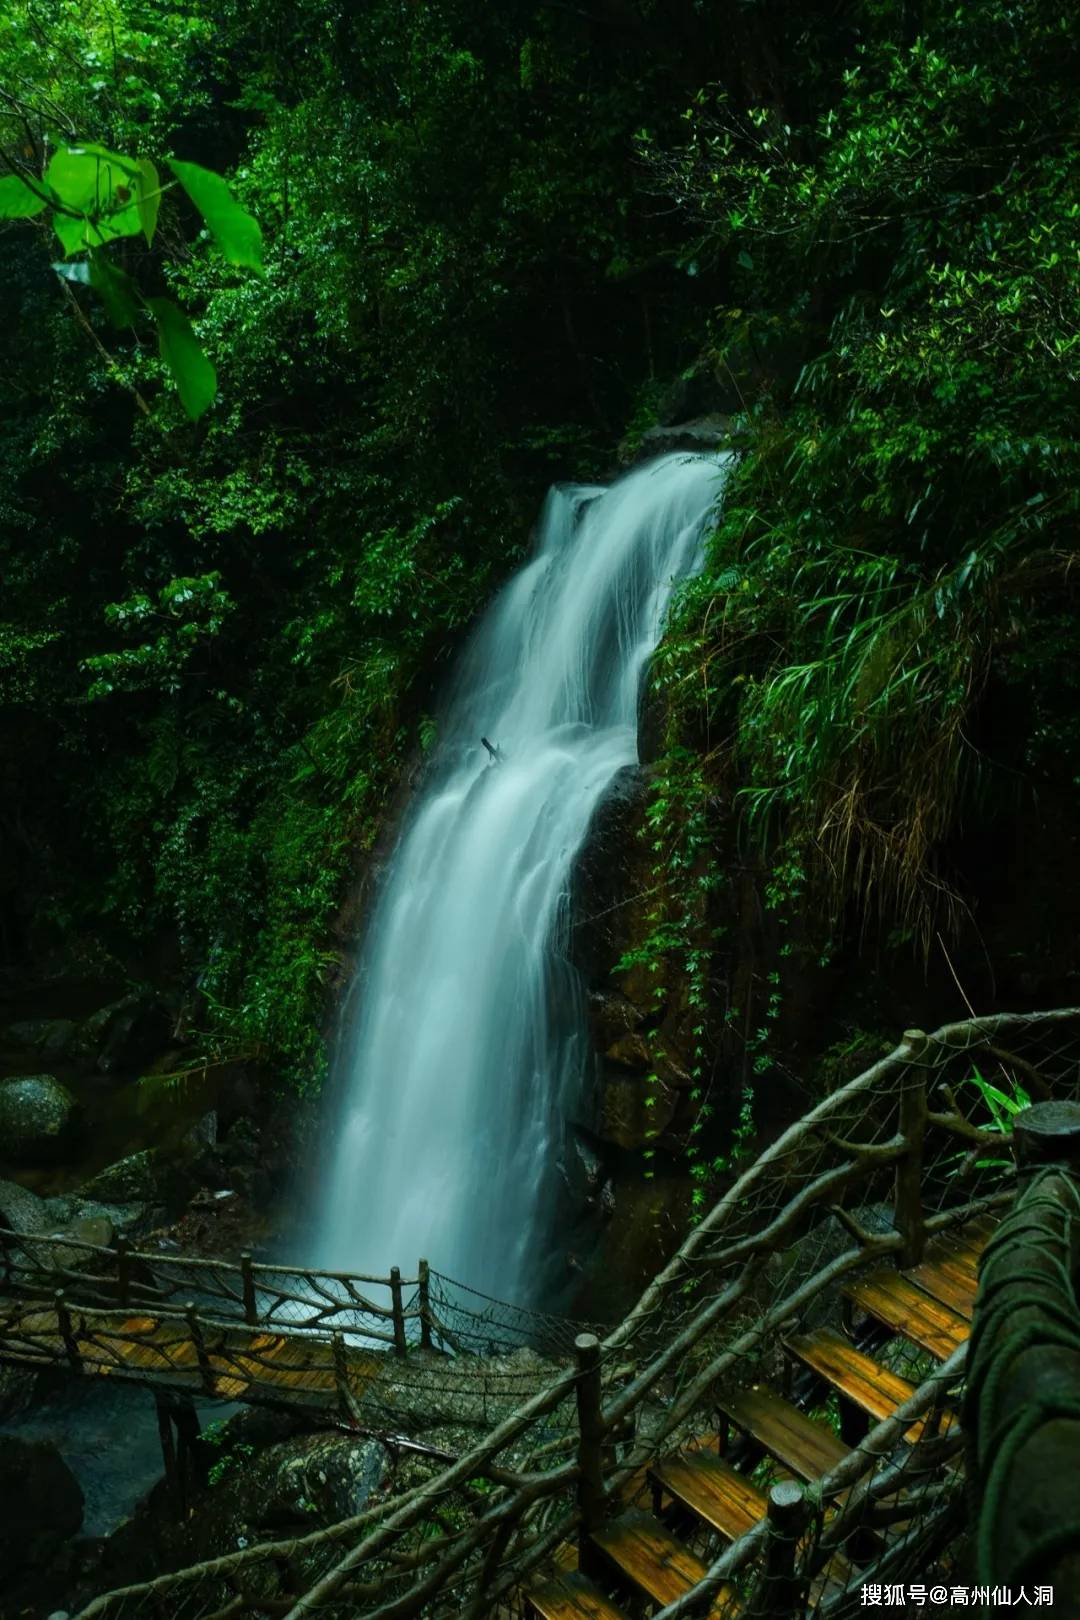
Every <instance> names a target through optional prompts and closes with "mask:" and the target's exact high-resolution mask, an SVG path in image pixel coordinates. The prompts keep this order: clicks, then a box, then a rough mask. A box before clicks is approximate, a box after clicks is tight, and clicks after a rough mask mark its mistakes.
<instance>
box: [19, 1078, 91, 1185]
mask: <svg viewBox="0 0 1080 1620" xmlns="http://www.w3.org/2000/svg"><path fill="white" fill-rule="evenodd" d="M78 1128H79V1106H78V1103H77V1102H76V1100H75V1098H74V1097H73V1096H72V1094H71V1092H70V1091H69V1090H68V1089H67V1087H66V1086H62V1085H61V1084H60V1082H59V1080H57V1079H55V1078H54V1076H53V1075H51V1074H24V1075H16V1076H14V1077H13V1078H11V1079H8V1080H0V1144H2V1146H3V1153H4V1156H5V1158H7V1159H10V1160H11V1161H12V1163H14V1164H20V1165H23V1164H25V1165H33V1164H49V1163H52V1162H54V1161H55V1160H57V1159H58V1158H60V1157H61V1156H62V1155H63V1154H64V1152H65V1151H66V1150H67V1148H68V1147H69V1146H70V1144H71V1141H72V1139H73V1138H74V1137H75V1136H76V1135H77V1133H78Z"/></svg>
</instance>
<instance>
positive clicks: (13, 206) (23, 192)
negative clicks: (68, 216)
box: [0, 174, 47, 219]
mask: <svg viewBox="0 0 1080 1620" xmlns="http://www.w3.org/2000/svg"><path fill="white" fill-rule="evenodd" d="M46 206H47V204H46V201H45V198H44V197H39V196H38V195H37V193H36V192H34V191H31V189H30V187H29V186H28V185H27V184H26V182H25V181H24V180H20V179H19V176H18V175H17V174H5V175H4V178H3V179H2V180H0V219H33V217H34V215H35V214H40V213H41V210H42V209H43V208H45V207H46Z"/></svg>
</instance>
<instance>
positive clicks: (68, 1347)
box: [53, 1288, 82, 1373]
mask: <svg viewBox="0 0 1080 1620" xmlns="http://www.w3.org/2000/svg"><path fill="white" fill-rule="evenodd" d="M53 1299H54V1301H55V1303H56V1327H57V1331H58V1332H59V1334H60V1337H61V1339H62V1340H63V1342H64V1351H65V1354H66V1355H67V1359H68V1365H69V1367H70V1368H71V1370H72V1372H74V1373H80V1372H82V1357H81V1356H80V1354H79V1341H78V1339H76V1337H75V1330H74V1328H73V1326H72V1323H71V1312H70V1311H69V1310H68V1307H67V1301H66V1299H65V1298H64V1290H63V1289H62V1288H58V1289H57V1290H56V1293H55V1294H54V1295H53Z"/></svg>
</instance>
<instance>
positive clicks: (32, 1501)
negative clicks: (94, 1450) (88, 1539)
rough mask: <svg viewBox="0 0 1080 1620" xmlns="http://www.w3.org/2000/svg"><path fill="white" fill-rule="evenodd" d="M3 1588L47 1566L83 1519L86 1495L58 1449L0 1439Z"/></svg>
mask: <svg viewBox="0 0 1080 1620" xmlns="http://www.w3.org/2000/svg"><path fill="white" fill-rule="evenodd" d="M0 1502H2V1503H3V1507H4V1510H3V1512H2V1513H0V1587H2V1586H3V1585H4V1583H5V1580H6V1579H10V1577H12V1576H13V1575H16V1574H18V1573H19V1572H20V1571H22V1570H25V1569H27V1568H29V1567H37V1566H47V1565H48V1564H49V1563H50V1562H51V1561H52V1559H53V1558H54V1557H55V1556H56V1554H57V1552H58V1551H59V1549H60V1548H61V1547H62V1545H63V1543H64V1542H65V1541H67V1540H68V1539H69V1538H70V1537H71V1536H74V1535H77V1534H78V1532H79V1529H80V1527H81V1525H82V1521H83V1493H82V1489H81V1487H80V1485H79V1482H78V1480H77V1479H76V1478H75V1475H74V1474H73V1473H72V1472H71V1469H70V1468H69V1467H68V1465H67V1463H66V1462H65V1461H64V1459H63V1457H61V1455H60V1453H59V1452H58V1451H57V1449H56V1447H55V1446H52V1445H49V1444H48V1443H47V1442H46V1441H42V1440H23V1439H20V1438H19V1436H18V1435H13V1434H4V1435H0Z"/></svg>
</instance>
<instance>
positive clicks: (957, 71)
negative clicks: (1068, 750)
mask: <svg viewBox="0 0 1080 1620" xmlns="http://www.w3.org/2000/svg"><path fill="white" fill-rule="evenodd" d="M855 10H856V14H857V17H858V24H859V36H858V43H857V44H855V45H854V47H853V49H852V50H851V51H850V52H849V54H847V55H846V58H845V57H844V56H841V57H840V58H839V59H838V60H836V59H834V60H832V61H831V62H830V63H829V68H830V71H829V73H828V74H822V73H820V72H819V71H818V70H816V69H810V70H808V74H807V81H808V82H807V83H806V85H805V88H806V89H808V90H809V91H810V92H811V93H810V95H809V96H808V99H807V102H806V106H805V113H804V115H803V117H802V118H801V120H798V121H797V120H796V118H795V117H794V116H785V115H784V111H783V110H782V109H781V108H780V107H779V106H778V105H777V104H772V105H761V106H758V107H749V108H745V109H740V108H739V107H738V106H736V105H735V104H734V102H733V100H732V98H731V97H730V96H729V95H727V94H726V93H724V92H723V91H720V92H719V93H716V92H713V91H702V92H701V93H700V94H699V95H698V96H697V97H696V99H695V102H694V104H693V107H692V109H691V111H690V114H689V117H688V130H689V140H688V143H687V144H686V145H685V146H684V147H683V148H682V149H681V150H679V151H673V150H669V151H668V153H667V154H666V155H658V154H656V153H655V149H653V154H654V155H653V157H652V162H653V164H654V172H655V173H656V174H657V175H658V177H659V178H660V179H661V180H662V182H663V183H664V184H666V185H669V186H671V187H672V188H673V189H674V190H675V191H676V192H677V193H678V195H679V196H680V198H681V199H682V204H683V207H684V209H685V210H686V212H687V213H688V214H689V215H690V216H691V217H692V218H693V221H694V227H695V229H696V231H697V232H698V240H697V244H696V249H695V251H696V253H697V255H698V257H699V259H700V260H701V261H702V262H705V263H710V264H714V265H720V264H723V265H724V266H725V267H726V268H727V272H728V276H729V279H730V285H731V292H730V295H729V298H728V300H727V301H726V302H725V303H724V304H722V305H721V307H720V308H719V309H718V310H717V312H716V314H715V317H714V353H715V360H716V363H717V365H718V366H720V367H728V368H731V369H732V370H733V372H734V373H735V374H737V375H741V376H743V377H744V378H749V380H748V382H747V385H746V386H747V388H748V390H749V392H748V393H747V394H746V396H745V404H746V410H745V413H744V415H743V418H742V422H741V426H742V429H743V432H744V434H745V436H746V440H747V444H748V449H747V453H746V454H745V456H744V457H743V459H742V461H741V464H740V466H739V467H738V469H737V472H736V474H735V476H734V478H733V481H732V484H731V486H730V490H729V497H728V501H727V504H726V507H725V511H724V514H723V517H722V520H721V523H720V525H719V528H718V530H717V533H716V535H715V537H714V540H713V544H712V550H711V560H710V566H709V568H708V569H707V571H706V573H705V574H704V575H703V576H702V577H701V578H700V579H698V580H697V581H695V582H694V583H693V585H692V586H691V587H689V588H688V590H687V591H686V593H685V594H684V597H683V600H682V604H681V613H680V615H679V618H678V621H677V624H676V627H675V630H674V633H673V636H672V641H671V646H670V649H669V663H670V665H671V683H670V684H671V689H672V690H673V691H674V692H675V693H676V695H681V697H682V700H683V704H684V710H685V712H686V714H687V716H688V723H692V724H693V725H694V727H695V728H696V729H698V730H699V731H707V732H708V731H711V732H713V733H715V734H721V735H727V736H729V737H730V739H731V744H730V755H728V756H725V757H726V758H728V757H730V758H733V759H734V761H735V762H736V763H737V766H738V768H739V769H740V771H741V773H742V777H743V786H742V799H741V802H742V806H743V812H744V826H745V829H746V832H747V833H748V835H749V837H750V839H751V841H752V845H753V847H756V848H757V849H759V850H762V851H765V852H766V853H767V854H769V855H770V856H775V853H776V851H777V850H778V849H779V850H781V851H782V850H783V849H785V848H790V847H792V845H793V844H794V845H795V846H797V847H798V848H799V849H800V850H801V851H802V852H803V854H804V857H805V859H806V861H807V862H808V863H809V866H811V867H812V868H813V871H814V874H815V876H816V878H817V879H818V880H820V882H821V883H822V884H823V885H824V891H823V892H824V894H825V903H824V911H823V917H824V925H825V930H826V932H832V931H833V929H834V928H835V927H836V926H838V924H839V920H840V918H841V917H842V915H843V910H844V907H845V906H846V905H847V904H848V902H849V901H850V900H851V899H853V898H854V899H857V901H858V904H859V907H860V910H861V914H862V919H863V921H864V922H865V919H866V918H867V916H869V915H870V914H871V912H872V910H873V909H875V908H876V909H877V910H878V911H879V913H880V914H881V915H883V916H884V917H885V918H886V919H888V920H890V921H892V922H897V923H899V924H900V925H901V926H903V927H906V928H909V929H913V930H914V931H915V932H916V934H917V935H918V937H919V938H920V939H921V941H922V943H923V945H924V946H927V945H928V944H929V942H930V940H931V939H932V938H933V933H934V930H935V928H937V927H940V926H942V924H943V922H947V921H948V920H949V917H950V913H951V912H952V911H953V910H954V909H955V907H956V905H957V902H958V896H957V895H956V894H955V892H954V890H953V889H952V887H951V885H950V883H949V879H948V874H947V873H946V872H945V871H943V869H942V864H941V852H942V849H943V846H944V845H945V843H946V840H947V839H948V838H949V836H950V835H951V834H952V833H953V831H954V830H955V829H956V827H957V825H958V822H959V819H960V817H961V815H962V814H963V812H964V810H965V808H966V807H970V806H971V805H972V804H973V803H974V802H976V799H977V797H978V796H979V795H982V794H984V793H985V791H986V789H987V788H988V787H990V786H993V785H994V783H995V781H997V782H1001V781H1003V780H1004V772H1005V771H1008V770H1011V768H1012V767H1013V766H1014V764H1015V761H1014V760H1013V758H1012V757H1010V748H1011V744H1010V743H1008V742H1007V741H1006V739H1004V738H1001V737H1000V735H999V737H998V739H997V742H998V753H997V758H998V761H999V762H1000V766H1001V767H1004V771H1003V770H1001V769H999V770H998V771H996V772H995V769H994V743H995V739H994V738H993V736H992V735H991V733H990V731H989V730H988V721H989V716H990V708H991V706H992V704H993V701H994V694H995V692H997V693H998V694H999V695H1000V693H1001V687H1002V682H1003V681H1004V680H1007V679H1008V678H1009V676H1010V673H1013V674H1014V673H1015V671H1016V668H1017V665H1016V655H1017V651H1018V649H1019V647H1020V646H1026V647H1027V649H1028V657H1029V659H1034V661H1035V662H1036V663H1039V664H1040V666H1041V667H1042V668H1043V669H1044V670H1045V669H1046V664H1045V663H1043V655H1042V649H1041V647H1040V646H1039V638H1040V637H1041V634H1042V628H1041V627H1042V626H1043V625H1044V624H1050V623H1054V624H1055V625H1056V626H1057V627H1058V634H1059V636H1061V637H1063V638H1064V641H1063V642H1062V643H1061V645H1062V646H1064V643H1065V642H1067V643H1068V645H1069V647H1070V654H1069V655H1068V656H1067V658H1066V659H1064V660H1063V661H1064V662H1067V663H1071V664H1073V665H1075V663H1076V658H1077V653H1078V652H1080V647H1078V645H1077V642H1076V640H1075V632H1074V631H1073V632H1071V633H1070V630H1069V629H1068V628H1066V626H1065V625H1063V624H1062V620H1061V616H1060V613H1059V612H1058V609H1057V603H1058V602H1059V601H1060V597H1061V594H1062V593H1066V594H1068V593H1069V592H1070V591H1071V583H1070V569H1071V566H1072V562H1073V560H1074V541H1073V536H1074V532H1075V523H1076V515H1077V503H1078V496H1077V490H1078V488H1080V483H1078V474H1080V460H1078V449H1077V441H1076V437H1075V432H1074V422H1073V416H1074V410H1075V391H1076V380H1077V376H1076V364H1077V361H1076V356H1077V335H1076V331H1075V320H1074V312H1075V308H1076V305H1077V299H1078V295H1080V268H1078V267H1080V189H1078V181H1077V174H1078V172H1080V170H1078V166H1077V156H1078V151H1077V133H1076V127H1075V117H1074V112H1075V108H1074V100H1073V91H1072V88H1071V87H1072V85H1073V83H1074V79H1075V72H1076V69H1077V66H1078V58H1077V43H1076V39H1075V34H1074V31H1073V30H1071V29H1070V28H1069V26H1068V25H1067V24H1066V23H1065V21H1064V19H1063V17H1062V16H1061V13H1060V11H1059V10H1057V9H1055V8H1054V7H1052V6H1049V5H1044V4H1041V3H1037V0H1033V3H1031V4H1026V5H1024V6H1022V7H1020V8H1014V7H1009V6H1006V5H1004V4H997V3H993V4H981V3H980V4H971V5H966V4H965V5H960V6H959V7H955V6H954V7H949V8H936V7H935V8H931V9H930V11H928V12H927V13H926V14H925V16H924V20H923V25H922V26H923V33H922V34H921V35H920V36H919V37H916V38H914V39H911V38H910V37H908V36H905V34H904V31H903V28H902V26H901V23H900V21H899V20H898V18H897V17H896V15H895V14H894V12H893V11H892V9H891V8H877V7H869V6H866V7H858V8H855ZM792 99H793V100H794V99H795V98H792ZM754 348H756V349H757V351H758V352H759V353H762V352H764V353H766V354H767V355H768V356H770V358H769V359H768V361H767V362H766V364H765V367H764V372H762V373H758V374H757V376H758V377H760V376H762V375H768V376H771V377H772V379H773V380H772V382H771V384H770V385H768V386H766V385H764V384H763V383H762V382H760V381H755V380H754V378H753V377H751V376H750V373H749V372H748V369H747V362H746V356H747V353H748V352H749V350H751V349H754ZM785 366H786V367H787V368H788V370H789V373H790V375H792V376H793V377H794V376H795V373H796V372H798V375H797V379H796V380H795V382H794V385H793V386H792V387H791V388H790V389H789V390H787V391H786V392H785V388H784V384H783V375H784V370H785ZM800 366H801V369H800ZM1074 622H1075V621H1074V620H1072V619H1070V624H1071V623H1074ZM1027 673H1028V674H1029V675H1030V670H1029V671H1028V672H1027ZM1035 684H1036V682H1035V681H1032V682H1031V685H1035ZM1037 684H1038V686H1039V688H1040V689H1041V690H1040V704H1041V705H1042V706H1044V707H1045V708H1048V709H1052V710H1061V709H1062V708H1063V704H1062V701H1061V700H1062V698H1063V696H1064V694H1063V693H1060V692H1059V694H1058V697H1057V700H1056V701H1055V699H1054V696H1053V693H1052V691H1051V689H1050V688H1051V681H1050V680H1048V679H1046V678H1041V679H1039V680H1038V683H1037ZM1014 707H1015V705H1014ZM691 712H692V714H693V720H692V722H691V721H690V719H689V716H690V714H691ZM1019 723H1020V726H1021V735H1022V728H1023V726H1024V725H1025V724H1026V725H1027V727H1028V737H1029V739H1030V742H1029V743H1028V744H1027V745H1025V746H1026V747H1027V748H1028V751H1029V752H1030V748H1031V747H1032V746H1033V745H1034V741H1035V737H1036V735H1037V733H1038V730H1039V729H1040V727H1043V726H1045V724H1046V717H1045V715H1044V716H1041V717H1039V718H1038V719H1036V717H1035V715H1034V714H1031V715H1029V717H1028V719H1027V721H1026V722H1025V721H1024V719H1023V718H1022V717H1021V718H1020V722H1019ZM1055 724H1057V725H1058V726H1062V725H1064V724H1065V722H1064V721H1063V720H1062V721H1057V722H1055ZM1064 734H1065V733H1064V732H1059V735H1064ZM1002 743H1005V747H1004V748H1002V747H1001V744H1002ZM1078 763H1080V760H1078V759H1077V757H1076V756H1075V755H1073V756H1072V757H1071V759H1070V762H1069V764H1068V767H1067V769H1068V770H1069V772H1070V773H1071V774H1072V775H1075V774H1076V769H1077V764H1078ZM780 858H781V859H782V858H783V857H782V856H781V857H780Z"/></svg>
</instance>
